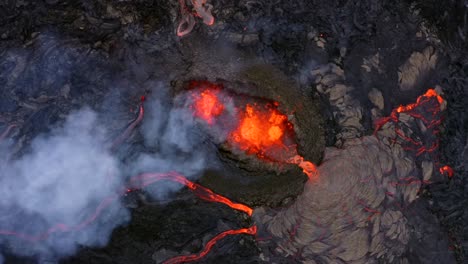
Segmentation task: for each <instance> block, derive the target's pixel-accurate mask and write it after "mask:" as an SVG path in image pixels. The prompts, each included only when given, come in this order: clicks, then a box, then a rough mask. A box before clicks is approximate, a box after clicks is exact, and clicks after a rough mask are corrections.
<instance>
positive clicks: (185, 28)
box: [177, 0, 214, 37]
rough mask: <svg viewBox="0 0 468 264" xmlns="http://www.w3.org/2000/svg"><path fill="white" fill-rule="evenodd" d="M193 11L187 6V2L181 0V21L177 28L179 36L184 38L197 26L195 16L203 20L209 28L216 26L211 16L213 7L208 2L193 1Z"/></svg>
mask: <svg viewBox="0 0 468 264" xmlns="http://www.w3.org/2000/svg"><path fill="white" fill-rule="evenodd" d="M190 2H191V4H192V5H193V11H192V10H190V9H189V8H188V6H187V4H186V0H179V5H180V13H181V17H182V18H181V20H180V22H179V25H178V27H177V36H179V37H183V36H185V35H187V34H189V33H190V32H191V31H192V29H193V27H194V26H195V16H197V17H199V18H201V19H202V20H203V23H205V24H206V25H208V26H211V25H213V24H214V17H213V15H212V14H211V10H212V9H213V6H212V5H210V4H208V3H207V0H191V1H190Z"/></svg>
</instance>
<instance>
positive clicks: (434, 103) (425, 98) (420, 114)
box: [374, 88, 453, 178]
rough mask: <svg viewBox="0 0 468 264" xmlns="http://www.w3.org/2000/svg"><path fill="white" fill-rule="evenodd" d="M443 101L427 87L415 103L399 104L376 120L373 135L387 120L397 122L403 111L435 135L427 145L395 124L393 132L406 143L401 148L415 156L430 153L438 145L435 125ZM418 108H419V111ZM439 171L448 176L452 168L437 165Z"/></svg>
mask: <svg viewBox="0 0 468 264" xmlns="http://www.w3.org/2000/svg"><path fill="white" fill-rule="evenodd" d="M444 102H445V100H444V99H443V98H442V96H440V95H439V94H438V93H437V92H436V90H435V89H433V88H429V89H428V90H427V91H426V93H424V94H423V95H421V96H419V97H418V98H417V99H416V102H415V103H410V104H408V105H400V106H398V107H397V108H395V109H393V111H392V112H391V114H390V116H388V117H385V118H382V119H380V120H378V121H377V122H376V126H375V131H374V135H375V134H376V133H377V131H378V130H380V129H381V128H382V126H384V125H385V124H386V123H388V122H393V123H395V124H398V122H399V114H402V113H404V114H407V115H409V116H411V117H413V118H415V119H419V120H421V121H422V123H423V124H424V126H425V127H426V129H431V131H432V135H433V136H435V140H434V142H432V144H431V145H429V146H427V145H425V144H423V142H422V141H419V140H416V139H413V138H411V137H409V136H405V135H404V133H403V131H402V130H401V129H400V128H398V126H397V125H395V134H396V135H397V137H399V138H401V139H402V140H403V141H404V142H405V143H406V144H407V145H406V146H403V149H404V150H406V151H414V152H415V155H416V157H418V156H420V155H422V154H424V153H429V154H432V153H433V152H434V151H435V150H437V148H438V147H439V138H438V137H437V134H438V133H439V130H438V129H437V128H436V127H437V126H438V125H440V124H441V122H442V118H441V117H439V116H438V115H440V113H441V110H442V106H443V104H444ZM418 108H420V109H419V111H418ZM421 109H423V111H421ZM425 114H430V115H432V117H431V118H429V119H428V118H426V117H425V116H424V115H425ZM428 120H430V121H428ZM395 140H396V139H394V141H395ZM439 172H440V174H447V176H448V177H449V178H450V177H452V176H453V170H452V168H450V167H449V166H446V165H445V166H441V167H439Z"/></svg>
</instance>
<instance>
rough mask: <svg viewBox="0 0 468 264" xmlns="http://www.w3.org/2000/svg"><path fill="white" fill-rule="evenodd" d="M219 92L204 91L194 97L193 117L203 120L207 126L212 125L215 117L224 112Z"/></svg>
mask: <svg viewBox="0 0 468 264" xmlns="http://www.w3.org/2000/svg"><path fill="white" fill-rule="evenodd" d="M218 96H219V92H218V91H217V90H213V89H206V90H204V91H202V92H201V93H199V94H196V95H194V97H195V103H194V108H195V116H197V117H199V118H201V119H203V120H205V121H206V122H207V123H208V124H210V125H211V124H213V122H214V119H215V117H217V116H219V115H221V114H222V113H223V111H224V105H223V104H222V102H221V101H220V100H219V97H218Z"/></svg>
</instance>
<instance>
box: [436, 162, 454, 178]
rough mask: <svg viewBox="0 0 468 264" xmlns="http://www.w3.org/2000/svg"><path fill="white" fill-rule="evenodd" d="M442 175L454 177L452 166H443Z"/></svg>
mask: <svg viewBox="0 0 468 264" xmlns="http://www.w3.org/2000/svg"><path fill="white" fill-rule="evenodd" d="M439 172H440V174H446V175H447V176H448V177H449V178H452V177H453V169H452V168H451V167H450V166H447V165H445V166H443V167H440V169H439Z"/></svg>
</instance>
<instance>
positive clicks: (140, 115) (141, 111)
mask: <svg viewBox="0 0 468 264" xmlns="http://www.w3.org/2000/svg"><path fill="white" fill-rule="evenodd" d="M141 100H142V103H141V104H140V106H139V109H138V116H137V118H136V119H135V120H134V121H133V122H131V123H130V125H128V127H127V128H126V129H125V131H124V132H123V133H122V134H121V135H120V136H118V137H117V138H116V139H115V140H114V141H113V142H112V145H111V147H110V149H111V150H112V151H115V150H116V149H117V147H118V146H119V145H120V144H122V143H123V142H125V140H127V139H128V137H130V135H131V134H132V132H133V130H134V129H135V127H136V126H138V125H139V124H140V123H141V121H142V120H143V116H144V114H145V109H144V108H143V101H144V97H142V99H141Z"/></svg>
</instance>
